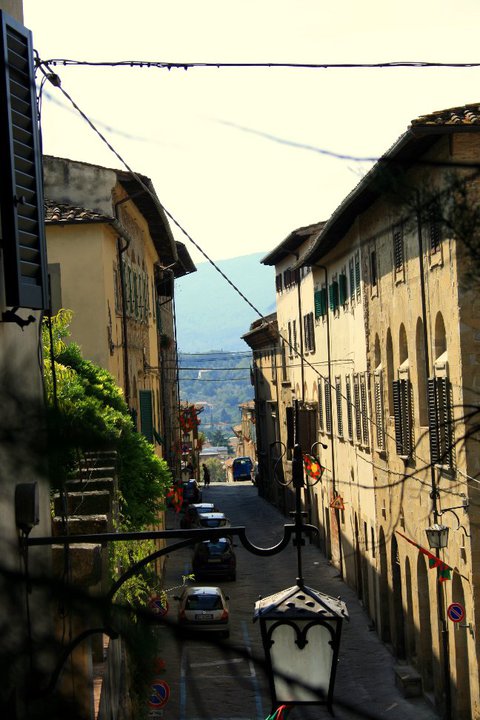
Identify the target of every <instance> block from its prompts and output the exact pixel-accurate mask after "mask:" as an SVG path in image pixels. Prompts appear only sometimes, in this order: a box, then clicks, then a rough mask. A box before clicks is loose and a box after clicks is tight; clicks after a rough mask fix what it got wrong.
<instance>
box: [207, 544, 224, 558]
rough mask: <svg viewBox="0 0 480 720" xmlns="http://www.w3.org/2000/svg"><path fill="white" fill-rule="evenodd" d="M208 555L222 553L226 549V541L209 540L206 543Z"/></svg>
mask: <svg viewBox="0 0 480 720" xmlns="http://www.w3.org/2000/svg"><path fill="white" fill-rule="evenodd" d="M207 548H208V552H209V554H210V555H223V553H225V552H227V550H228V542H226V541H225V540H219V541H218V542H209V543H208V545H207Z"/></svg>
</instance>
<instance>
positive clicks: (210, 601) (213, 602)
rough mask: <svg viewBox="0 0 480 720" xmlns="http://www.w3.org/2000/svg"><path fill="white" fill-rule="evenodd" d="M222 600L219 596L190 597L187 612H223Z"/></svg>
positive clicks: (186, 607) (186, 606)
mask: <svg viewBox="0 0 480 720" xmlns="http://www.w3.org/2000/svg"><path fill="white" fill-rule="evenodd" d="M222 607H223V605H222V599H221V597H220V596H219V595H189V597H188V598H187V602H186V605H185V609H186V610H221V609H222Z"/></svg>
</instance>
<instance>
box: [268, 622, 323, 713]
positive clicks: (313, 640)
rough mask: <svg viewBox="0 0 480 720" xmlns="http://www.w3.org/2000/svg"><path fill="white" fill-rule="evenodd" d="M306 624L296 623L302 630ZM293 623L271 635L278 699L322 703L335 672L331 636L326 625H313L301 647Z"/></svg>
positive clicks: (279, 626) (271, 650)
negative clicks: (304, 643) (333, 669)
mask: <svg viewBox="0 0 480 720" xmlns="http://www.w3.org/2000/svg"><path fill="white" fill-rule="evenodd" d="M306 624H307V623H305V622H303V623H302V622H297V621H296V625H297V626H298V627H299V628H300V629H303V628H304V627H305V625H306ZM296 638H297V636H296V633H295V631H294V629H293V628H292V627H291V626H290V625H278V626H277V627H276V628H275V630H274V631H273V634H272V641H273V645H272V646H271V648H270V657H271V662H272V669H273V674H274V683H275V694H276V697H277V701H278V702H282V703H287V702H317V703H318V702H322V701H325V700H326V697H327V694H328V688H329V685H330V675H331V672H332V661H333V647H332V646H331V644H330V642H331V640H332V635H331V633H330V632H329V630H328V629H327V628H326V627H325V626H323V625H313V626H312V627H311V628H310V629H309V630H308V633H307V641H308V642H307V644H306V645H305V647H304V648H303V649H302V650H301V649H300V648H299V647H298V645H297V644H296V643H295V640H296Z"/></svg>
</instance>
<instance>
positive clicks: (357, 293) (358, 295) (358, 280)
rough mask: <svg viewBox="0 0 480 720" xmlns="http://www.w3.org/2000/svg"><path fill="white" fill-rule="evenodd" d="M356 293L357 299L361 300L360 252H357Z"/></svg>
mask: <svg viewBox="0 0 480 720" xmlns="http://www.w3.org/2000/svg"><path fill="white" fill-rule="evenodd" d="M355 293H356V296H357V300H360V296H361V295H360V293H361V291H360V252H359V251H358V250H357V252H356V253H355Z"/></svg>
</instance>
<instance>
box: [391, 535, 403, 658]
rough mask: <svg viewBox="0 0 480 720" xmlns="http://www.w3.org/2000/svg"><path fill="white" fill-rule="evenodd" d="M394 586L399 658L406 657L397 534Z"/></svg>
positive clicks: (395, 635) (393, 557)
mask: <svg viewBox="0 0 480 720" xmlns="http://www.w3.org/2000/svg"><path fill="white" fill-rule="evenodd" d="M391 562H392V587H393V617H394V645H395V654H396V655H397V657H398V658H404V657H405V616H404V613H403V602H402V570H401V567H400V557H399V554H398V544H397V539H396V537H395V535H394V536H393V537H392V554H391Z"/></svg>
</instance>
